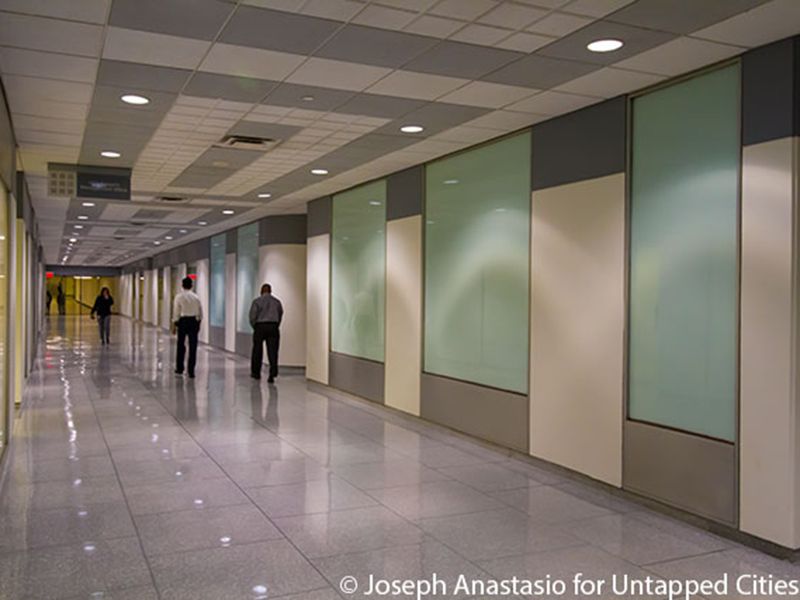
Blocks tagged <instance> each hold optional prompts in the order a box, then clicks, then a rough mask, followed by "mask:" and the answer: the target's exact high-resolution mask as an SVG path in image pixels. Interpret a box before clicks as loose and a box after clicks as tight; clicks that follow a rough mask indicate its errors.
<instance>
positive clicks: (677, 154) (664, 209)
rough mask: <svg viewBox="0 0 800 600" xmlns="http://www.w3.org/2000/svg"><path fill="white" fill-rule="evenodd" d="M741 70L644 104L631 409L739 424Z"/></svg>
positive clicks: (640, 111) (726, 434)
mask: <svg viewBox="0 0 800 600" xmlns="http://www.w3.org/2000/svg"><path fill="white" fill-rule="evenodd" d="M738 90H739V68H738V66H731V67H726V68H724V69H720V70H717V71H714V72H712V73H709V74H706V75H702V76H699V77H695V78H693V79H690V80H688V81H685V82H682V83H679V84H676V85H673V86H671V87H669V88H666V89H663V90H659V91H655V92H653V93H651V94H647V95H646V96H642V97H640V98H637V99H636V100H635V101H634V104H633V147H632V152H633V155H632V181H631V240H630V251H631V256H630V261H631V273H630V358H629V378H630V379H629V411H628V414H629V417H630V418H631V419H636V420H641V421H647V422H650V423H655V424H659V425H665V426H668V427H673V428H677V429H681V430H685V431H689V432H693V433H698V434H703V435H708V436H711V437H714V438H719V439H724V440H731V441H732V440H733V439H734V438H735V432H736V380H737V370H736V365H737V362H736V356H737V354H736V352H737V351H736V348H737V328H738V309H737V306H738V304H737V297H738V261H737V256H738V241H737V238H738V233H737V232H738V182H739V129H738V124H739V91H738Z"/></svg>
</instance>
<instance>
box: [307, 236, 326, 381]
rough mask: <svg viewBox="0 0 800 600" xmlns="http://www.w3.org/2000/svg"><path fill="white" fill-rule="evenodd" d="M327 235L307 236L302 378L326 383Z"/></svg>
mask: <svg viewBox="0 0 800 600" xmlns="http://www.w3.org/2000/svg"><path fill="white" fill-rule="evenodd" d="M330 243H331V238H330V234H327V233H326V234H321V235H315V236H314V237H310V238H308V243H307V252H308V256H307V265H308V269H307V271H306V377H307V378H308V379H311V380H313V381H317V382H319V383H324V384H327V383H328V349H329V331H330V330H329V322H330V321H329V312H328V311H329V302H330V288H329V286H330Z"/></svg>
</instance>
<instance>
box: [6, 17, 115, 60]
mask: <svg viewBox="0 0 800 600" xmlns="http://www.w3.org/2000/svg"><path fill="white" fill-rule="evenodd" d="M0 40H2V44H3V45H4V46H13V47H16V48H29V49H31V50H44V51H47V52H63V53H65V54H77V55H79V56H91V57H97V56H99V55H100V50H101V48H102V43H103V42H102V40H103V28H102V27H100V26H99V25H88V24H86V23H75V22H72V21H60V20H56V19H47V18H44V17H31V16H28V15H17V14H12V13H8V12H0Z"/></svg>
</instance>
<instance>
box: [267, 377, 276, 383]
mask: <svg viewBox="0 0 800 600" xmlns="http://www.w3.org/2000/svg"><path fill="white" fill-rule="evenodd" d="M267 383H275V378H274V377H273V376H272V375H270V376H269V379H267Z"/></svg>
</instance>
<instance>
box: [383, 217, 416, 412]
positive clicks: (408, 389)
mask: <svg viewBox="0 0 800 600" xmlns="http://www.w3.org/2000/svg"><path fill="white" fill-rule="evenodd" d="M421 370H422V217H421V216H420V215H416V216H412V217H405V218H400V219H397V220H393V221H389V222H388V223H387V224H386V381H385V390H384V399H385V402H386V405H387V406H392V407H394V408H398V409H400V410H402V411H405V412H408V413H411V414H412V415H417V416H419V394H420V372H421Z"/></svg>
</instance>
